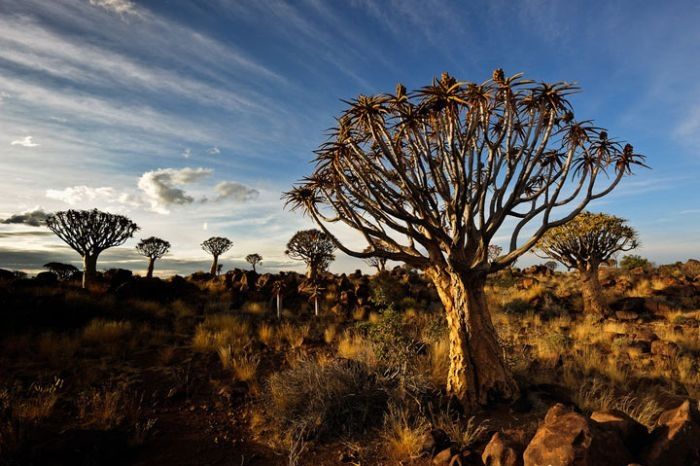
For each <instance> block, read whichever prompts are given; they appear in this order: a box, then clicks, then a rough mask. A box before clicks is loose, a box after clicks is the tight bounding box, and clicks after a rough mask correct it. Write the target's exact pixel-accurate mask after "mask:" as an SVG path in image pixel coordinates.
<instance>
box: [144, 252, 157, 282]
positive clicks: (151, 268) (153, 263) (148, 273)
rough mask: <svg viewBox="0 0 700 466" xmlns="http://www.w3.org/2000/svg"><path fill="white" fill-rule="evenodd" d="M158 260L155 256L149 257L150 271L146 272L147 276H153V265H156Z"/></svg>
mask: <svg viewBox="0 0 700 466" xmlns="http://www.w3.org/2000/svg"><path fill="white" fill-rule="evenodd" d="M155 263H156V260H155V258H153V257H149V258H148V271H147V272H146V278H153V266H154V265H155Z"/></svg>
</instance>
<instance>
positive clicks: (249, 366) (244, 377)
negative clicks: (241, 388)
mask: <svg viewBox="0 0 700 466" xmlns="http://www.w3.org/2000/svg"><path fill="white" fill-rule="evenodd" d="M259 365H260V356H259V355H255V354H251V353H247V354H241V355H239V356H235V357H233V358H232V359H231V369H232V370H233V375H234V377H236V380H239V381H241V382H253V381H255V379H256V376H257V374H258V366H259Z"/></svg>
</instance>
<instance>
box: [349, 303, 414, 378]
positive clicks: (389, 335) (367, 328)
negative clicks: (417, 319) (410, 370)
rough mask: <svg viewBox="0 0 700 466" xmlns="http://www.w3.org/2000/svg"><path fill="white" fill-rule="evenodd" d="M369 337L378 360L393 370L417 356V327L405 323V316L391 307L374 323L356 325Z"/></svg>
mask: <svg viewBox="0 0 700 466" xmlns="http://www.w3.org/2000/svg"><path fill="white" fill-rule="evenodd" d="M356 326H357V328H358V329H359V330H361V331H362V332H364V333H365V334H366V335H367V339H368V340H369V341H371V342H372V344H373V345H372V347H373V348H374V352H375V354H376V356H377V359H378V360H379V361H380V362H382V363H384V364H385V365H386V366H388V367H391V368H397V367H401V366H402V365H403V364H404V363H406V362H407V361H409V360H410V357H411V356H413V355H415V354H416V351H417V349H418V348H417V341H418V338H417V337H416V336H415V335H414V334H415V330H416V329H415V327H413V328H412V326H410V325H407V324H406V323H405V322H404V319H403V315H402V314H401V313H399V312H397V311H394V310H393V309H392V308H391V307H390V308H389V309H387V310H385V311H384V312H382V313H381V314H379V317H378V318H377V319H376V320H375V321H374V322H362V323H359V324H357V325H356Z"/></svg>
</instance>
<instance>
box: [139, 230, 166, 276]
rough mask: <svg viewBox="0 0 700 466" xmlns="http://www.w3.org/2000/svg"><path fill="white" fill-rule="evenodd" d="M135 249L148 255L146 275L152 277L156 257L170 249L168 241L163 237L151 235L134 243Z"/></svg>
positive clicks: (161, 255) (143, 254) (158, 257)
mask: <svg viewBox="0 0 700 466" xmlns="http://www.w3.org/2000/svg"><path fill="white" fill-rule="evenodd" d="M136 251H138V253H139V254H141V255H142V256H145V257H148V271H147V272H146V277H147V278H152V277H153V266H154V265H155V263H156V259H160V258H161V257H163V256H164V255H166V254H167V253H168V251H170V243H169V242H167V241H165V240H164V239H160V238H156V237H155V236H151V237H150V238H146V239H142V240H141V241H139V244H137V245H136Z"/></svg>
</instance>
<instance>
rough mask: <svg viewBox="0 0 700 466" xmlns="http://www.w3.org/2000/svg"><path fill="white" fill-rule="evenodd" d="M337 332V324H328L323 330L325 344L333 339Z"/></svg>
mask: <svg viewBox="0 0 700 466" xmlns="http://www.w3.org/2000/svg"><path fill="white" fill-rule="evenodd" d="M337 334H338V326H337V325H333V324H331V325H329V326H328V327H326V328H325V329H324V330H323V341H324V342H326V344H327V345H330V344H331V343H333V341H335V337H336V335H337Z"/></svg>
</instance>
